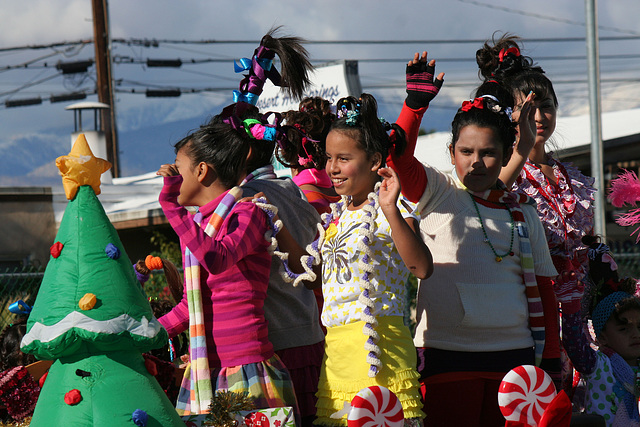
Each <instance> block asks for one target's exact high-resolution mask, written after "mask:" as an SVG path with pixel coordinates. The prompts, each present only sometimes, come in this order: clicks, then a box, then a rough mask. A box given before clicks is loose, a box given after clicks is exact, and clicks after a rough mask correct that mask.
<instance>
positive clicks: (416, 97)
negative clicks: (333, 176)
mask: <svg viewBox="0 0 640 427" xmlns="http://www.w3.org/2000/svg"><path fill="white" fill-rule="evenodd" d="M435 63H436V61H435V60H433V59H432V60H431V61H427V52H426V51H425V52H422V56H420V54H419V53H417V52H416V53H415V54H414V57H413V59H412V60H410V61H409V62H408V63H407V69H406V80H407V98H406V100H405V103H404V105H403V106H402V110H401V112H400V116H399V117H398V120H397V121H396V123H397V124H398V125H399V126H400V127H401V128H402V129H403V130H404V131H405V133H406V134H407V147H406V149H405V151H404V153H402V155H401V156H398V155H397V154H396V153H395V150H394V149H393V147H392V148H391V150H389V156H388V158H387V165H388V166H389V167H391V168H392V169H393V170H395V171H396V173H398V175H399V176H400V181H401V182H402V194H403V195H404V196H405V197H406V198H407V199H409V200H410V201H412V202H414V203H415V202H418V200H420V197H421V196H422V193H423V192H424V189H425V187H426V185H427V175H426V173H425V171H424V167H423V166H422V164H421V163H420V161H419V160H418V159H416V158H415V157H414V152H415V147H416V141H417V139H418V132H419V130H420V123H421V122H422V116H423V115H424V113H425V111H427V108H428V106H429V103H430V102H431V100H432V99H433V98H435V96H436V95H437V94H438V91H439V90H440V88H441V87H442V83H443V81H444V73H440V74H439V75H438V77H437V78H436V79H435V80H434V78H433V76H434V72H435Z"/></svg>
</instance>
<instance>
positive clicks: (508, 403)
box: [498, 365, 557, 426]
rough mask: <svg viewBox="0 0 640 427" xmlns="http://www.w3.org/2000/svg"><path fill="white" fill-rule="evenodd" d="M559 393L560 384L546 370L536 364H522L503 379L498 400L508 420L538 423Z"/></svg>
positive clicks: (530, 424)
mask: <svg viewBox="0 0 640 427" xmlns="http://www.w3.org/2000/svg"><path fill="white" fill-rule="evenodd" d="M556 394H557V393H556V387H555V386H554V385H553V381H552V380H551V377H550V376H549V375H547V373H546V372H544V371H543V370H542V369H540V368H537V367H535V366H532V365H521V366H518V367H517V368H515V369H512V370H511V371H509V372H508V373H507V375H505V376H504V378H503V379H502V382H501V383H500V389H499V390H498V404H499V405H500V411H501V412H502V415H504V417H505V419H506V420H507V421H516V422H520V423H525V424H526V425H529V426H537V425H538V423H539V422H540V419H541V418H542V414H543V413H544V411H545V409H547V406H549V404H550V403H551V401H552V400H553V398H554V397H556Z"/></svg>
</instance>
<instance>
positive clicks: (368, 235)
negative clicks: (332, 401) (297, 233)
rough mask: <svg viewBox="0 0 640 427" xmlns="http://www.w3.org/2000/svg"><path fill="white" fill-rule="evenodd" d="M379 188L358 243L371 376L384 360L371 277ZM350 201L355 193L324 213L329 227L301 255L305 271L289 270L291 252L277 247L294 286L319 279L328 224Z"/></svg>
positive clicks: (286, 275)
mask: <svg viewBox="0 0 640 427" xmlns="http://www.w3.org/2000/svg"><path fill="white" fill-rule="evenodd" d="M379 189H380V182H378V183H377V184H376V186H375V188H374V190H373V191H372V192H371V193H369V194H368V195H367V200H369V203H368V204H366V205H365V206H363V207H362V209H363V211H364V213H365V215H364V218H363V221H362V225H361V226H360V228H358V235H359V236H361V237H362V238H361V239H360V240H358V244H357V245H358V246H357V247H358V250H359V251H361V252H362V253H363V256H362V257H360V258H359V260H358V267H359V268H360V270H361V271H363V272H364V273H363V274H362V277H361V284H360V288H361V289H362V292H361V293H360V295H359V297H358V301H359V302H360V303H361V304H362V305H364V306H365V308H364V310H362V312H361V314H360V320H362V321H363V322H364V323H365V325H364V327H363V328H362V333H363V334H364V335H365V336H367V337H368V338H367V341H366V342H365V344H364V348H365V350H367V351H368V352H369V353H368V354H367V359H366V360H367V363H368V364H369V372H368V375H369V377H371V378H373V377H375V376H376V375H377V374H378V372H379V371H380V369H381V368H382V362H381V361H380V354H381V353H382V352H381V350H380V347H379V346H378V341H380V335H379V334H378V332H376V330H375V328H376V327H377V326H378V321H377V319H376V317H375V315H374V314H373V312H372V310H373V309H374V307H375V304H374V302H373V300H372V299H371V296H370V293H371V292H373V291H374V290H375V288H374V286H373V284H372V283H371V280H370V278H371V275H372V274H373V273H374V269H373V266H372V265H371V259H372V257H373V250H372V249H371V245H372V244H373V239H374V231H375V221H376V217H377V215H378V208H379V207H380V203H379V199H378V191H379ZM350 203H351V196H347V197H343V198H342V200H340V201H339V202H337V203H332V204H331V214H325V215H323V217H322V219H323V222H324V224H325V226H324V227H323V226H322V225H321V224H318V232H319V234H318V236H319V237H318V239H316V240H315V241H313V242H312V243H311V244H309V245H307V248H306V249H307V252H308V254H309V255H303V256H302V258H301V261H302V266H303V268H304V270H305V272H304V273H301V274H296V273H294V272H292V271H291V270H290V269H289V264H288V258H289V254H288V253H287V252H281V251H279V250H278V249H277V248H276V249H275V250H274V254H275V255H277V256H278V257H279V258H280V260H281V261H282V265H283V269H282V271H281V273H282V277H283V278H284V279H285V281H287V282H293V285H294V286H298V285H299V284H300V282H301V281H303V280H306V281H310V282H313V281H315V280H316V278H317V275H316V273H315V272H314V271H313V270H312V267H313V266H314V265H318V264H320V262H321V261H322V256H321V254H320V248H321V247H322V244H323V242H324V239H325V234H326V228H325V227H328V226H329V224H330V223H331V222H332V221H336V220H339V219H340V217H341V216H342V213H343V212H344V210H345V209H346V208H347V206H348V205H349V204H350Z"/></svg>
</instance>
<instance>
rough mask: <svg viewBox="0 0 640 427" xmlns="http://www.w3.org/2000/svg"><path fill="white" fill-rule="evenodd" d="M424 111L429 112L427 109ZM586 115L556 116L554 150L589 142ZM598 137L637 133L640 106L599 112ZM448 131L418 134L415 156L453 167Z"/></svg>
mask: <svg viewBox="0 0 640 427" xmlns="http://www.w3.org/2000/svg"><path fill="white" fill-rule="evenodd" d="M427 114H429V113H428V112H427ZM590 123H591V122H590V119H589V116H587V115H584V116H575V117H561V118H558V122H557V124H556V130H555V132H554V136H553V138H554V140H555V143H556V145H557V148H558V151H559V152H560V153H561V152H562V151H563V150H567V149H569V148H574V147H581V146H586V145H590V144H591V124H590ZM601 130H602V140H603V141H608V140H611V139H616V138H621V137H624V136H628V135H636V134H640V108H635V109H632V110H623V111H614V112H610V113H603V114H602V125H601ZM450 143H451V132H436V133H432V134H429V135H423V136H420V137H418V142H417V144H416V152H415V156H416V158H417V159H418V160H420V161H421V162H423V163H426V164H428V165H431V166H433V167H435V168H437V169H439V170H441V171H443V172H450V171H451V170H452V168H453V166H452V165H451V160H450V158H449V150H448V148H447V147H448V146H449V144H450Z"/></svg>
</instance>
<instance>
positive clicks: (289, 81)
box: [260, 27, 313, 99]
mask: <svg viewBox="0 0 640 427" xmlns="http://www.w3.org/2000/svg"><path fill="white" fill-rule="evenodd" d="M281 28H282V27H275V28H272V29H271V30H269V32H268V33H267V34H265V36H264V37H262V40H261V41H260V45H261V46H264V47H266V48H268V49H271V50H272V51H274V52H275V54H276V55H278V58H279V59H280V74H281V76H282V79H281V86H282V87H283V90H284V91H285V92H286V93H287V94H288V95H290V96H291V97H293V98H296V99H300V98H301V97H302V95H303V93H304V90H305V88H306V87H307V86H308V85H309V83H310V80H309V71H310V70H312V69H313V66H312V65H311V62H309V53H308V52H307V50H306V49H305V48H304V46H302V43H303V42H304V39H302V38H300V37H291V36H283V37H276V33H278V32H279V31H280V29H281Z"/></svg>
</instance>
